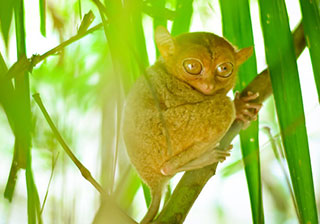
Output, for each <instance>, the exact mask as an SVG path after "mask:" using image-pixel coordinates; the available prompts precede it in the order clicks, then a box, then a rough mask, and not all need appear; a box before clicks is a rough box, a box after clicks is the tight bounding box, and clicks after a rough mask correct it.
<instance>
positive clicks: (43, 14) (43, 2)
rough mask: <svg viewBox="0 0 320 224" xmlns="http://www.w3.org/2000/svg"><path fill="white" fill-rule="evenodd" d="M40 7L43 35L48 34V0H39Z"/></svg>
mask: <svg viewBox="0 0 320 224" xmlns="http://www.w3.org/2000/svg"><path fill="white" fill-rule="evenodd" d="M39 9H40V31H41V34H42V36H44V37H45V36H46V0H39Z"/></svg>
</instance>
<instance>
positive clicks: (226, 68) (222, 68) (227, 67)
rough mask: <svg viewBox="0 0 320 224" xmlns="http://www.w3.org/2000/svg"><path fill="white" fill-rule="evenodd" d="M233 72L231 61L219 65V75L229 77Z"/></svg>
mask: <svg viewBox="0 0 320 224" xmlns="http://www.w3.org/2000/svg"><path fill="white" fill-rule="evenodd" d="M232 72H233V65H232V64H231V63H230V62H226V63H222V64H220V65H218V66H217V68H216V73H217V75H218V76H220V77H223V78H227V77H229V76H230V75H231V74H232Z"/></svg>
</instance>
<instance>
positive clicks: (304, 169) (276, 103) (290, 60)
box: [0, 0, 320, 224]
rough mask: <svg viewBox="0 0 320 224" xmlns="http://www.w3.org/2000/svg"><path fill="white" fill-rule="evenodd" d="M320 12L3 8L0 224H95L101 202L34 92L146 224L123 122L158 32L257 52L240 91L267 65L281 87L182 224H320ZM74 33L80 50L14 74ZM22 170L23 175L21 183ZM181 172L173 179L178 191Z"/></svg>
mask: <svg viewBox="0 0 320 224" xmlns="http://www.w3.org/2000/svg"><path fill="white" fill-rule="evenodd" d="M319 8H320V2H319V1H312V2H310V1H304V0H300V1H299V0H287V1H282V0H272V1H264V0H261V1H256V0H251V1H247V0H235V1H231V0H229V1H223V0H220V1H218V0H145V1H141V0H125V1H109V0H105V1H104V2H103V1H101V2H99V1H97V0H73V1H63V0H40V1H36V0H29V1H23V0H13V1H3V0H2V1H1V3H0V26H1V34H2V35H1V38H0V53H1V56H2V58H3V60H1V61H0V105H1V107H0V143H1V144H0V193H1V196H0V217H1V219H0V223H1V224H2V223H3V224H7V223H92V221H93V220H94V217H95V215H96V212H97V210H98V209H99V206H100V195H99V192H98V191H96V190H95V189H94V187H93V186H92V185H90V183H89V182H87V181H86V180H85V179H84V178H83V177H82V176H81V173H80V172H79V170H78V169H77V167H76V166H75V165H74V163H73V162H72V161H71V160H70V159H69V158H68V156H67V155H66V153H65V152H64V151H63V149H62V147H61V146H60V144H59V143H58V141H57V140H56V138H55V135H54V134H53V132H52V131H51V129H50V127H49V126H48V124H47V121H46V120H45V118H44V116H43V114H42V113H41V111H40V109H39V107H38V106H37V104H36V103H35V101H34V99H33V98H32V95H33V94H34V93H39V94H40V96H41V98H42V100H43V103H44V105H45V107H46V109H47V110H48V113H49V114H50V116H51V118H52V120H53V122H54V123H55V125H56V126H57V128H58V130H59V132H60V134H61V135H62V137H63V138H64V140H65V141H66V143H67V144H68V145H69V147H70V148H71V149H72V151H73V153H74V154H75V155H76V156H77V158H78V159H79V160H80V161H81V162H82V163H83V164H84V166H86V167H87V168H88V170H90V172H91V174H92V176H93V177H94V178H95V179H96V180H97V181H98V182H99V183H101V185H102V186H103V188H104V190H105V191H106V192H108V193H109V194H112V195H113V196H114V198H115V201H116V203H117V204H118V206H119V207H120V208H122V210H123V211H125V212H126V213H127V214H128V215H129V216H131V217H132V218H134V219H135V220H137V221H139V220H140V219H141V218H142V217H143V215H144V213H145V212H146V210H147V207H146V202H148V201H149V200H150V196H148V192H147V191H146V188H144V190H143V187H142V183H141V181H140V179H139V177H138V175H137V173H136V172H135V170H134V169H133V168H132V167H131V165H130V162H129V160H128V157H127V155H126V150H125V145H124V143H123V139H122V136H121V134H122V132H121V118H122V110H123V106H124V102H125V96H126V94H127V93H128V91H129V90H130V86H131V85H132V84H133V82H134V80H135V79H136V78H137V77H138V76H140V75H142V70H143V69H145V68H146V67H147V66H148V65H150V64H153V63H154V62H155V60H156V58H157V55H158V52H157V51H156V49H155V45H154V40H153V31H154V28H155V27H156V26H158V25H163V26H166V27H167V28H168V29H169V30H171V32H172V34H173V35H178V34H180V33H183V32H188V31H191V32H194V31H208V32H213V33H215V34H218V35H221V36H225V37H226V38H227V39H228V40H229V41H230V42H232V43H233V44H234V45H236V46H238V47H246V46H251V45H254V48H255V55H254V57H252V58H251V59H250V60H249V62H248V63H246V64H245V65H244V66H243V68H242V70H241V71H240V74H239V75H240V78H239V82H238V84H237V87H236V89H238V90H242V89H243V88H244V87H245V86H247V85H248V84H249V83H250V82H251V81H252V80H253V79H254V78H255V77H256V75H257V74H259V73H260V72H261V71H262V70H264V69H265V68H266V67H267V66H269V68H270V76H271V82H272V86H273V90H274V96H271V97H269V98H268V99H267V100H266V101H265V102H264V106H263V108H262V110H261V112H260V113H259V122H255V123H254V124H253V125H252V126H251V127H250V128H249V130H247V131H246V132H242V133H241V143H240V139H239V137H237V138H236V139H235V140H234V141H233V144H234V149H233V150H232V155H231V157H230V158H228V159H227V161H226V162H224V163H222V164H221V165H220V166H219V167H218V169H217V173H216V175H215V176H214V177H213V178H211V179H210V180H209V182H208V183H207V184H206V186H205V188H204V189H203V190H202V192H201V194H200V195H199V197H198V198H197V200H196V202H195V204H194V205H193V207H192V209H191V210H190V212H189V214H188V215H187V217H186V220H185V222H184V223H190V224H193V223H202V224H206V223H208V224H209V223H251V222H253V223H264V222H265V223H299V222H300V223H318V218H317V214H318V213H319V202H320V198H319V197H320V172H319V170H320V165H319V164H320V151H319V148H320V128H319V127H320V118H319V114H320V107H319V100H318V99H319V97H318V92H317V86H319V85H318V84H319V81H320V68H319V65H320V63H318V62H319V57H320V49H319V48H320V43H319V41H320V17H319V10H320V9H319ZM90 10H91V11H92V12H93V14H94V15H95V17H96V18H95V19H94V21H93V23H92V24H91V25H90V23H89V22H87V21H86V19H84V21H86V22H87V23H86V22H85V23H82V26H81V27H84V28H80V29H79V27H80V24H81V21H82V20H83V18H86V17H84V15H85V14H86V13H88V12H89V11H90ZM302 18H303V25H304V29H305V37H306V42H307V46H308V48H307V49H305V50H304V51H303V53H302V55H301V56H300V57H299V59H298V60H297V65H296V62H295V55H294V47H293V42H292V36H291V31H293V30H294V28H295V27H297V26H298V24H299V23H300V22H301V21H302ZM101 22H102V23H103V26H101V25H99V27H98V28H97V29H96V30H94V31H93V32H92V33H90V34H86V33H85V32H86V31H87V29H88V26H89V25H90V27H89V29H90V28H91V27H94V26H95V25H97V24H100V23H101ZM86 24H87V26H86ZM75 35H78V37H79V40H74V41H72V42H73V43H71V44H69V45H68V46H66V47H61V48H59V50H58V51H57V52H53V54H50V56H48V57H47V58H45V59H43V60H42V59H41V61H40V62H39V63H36V64H37V65H35V64H33V65H35V66H32V67H33V69H32V71H31V69H29V71H27V70H26V69H23V68H22V69H21V67H23V66H20V67H19V66H18V69H16V70H14V69H11V70H10V71H11V73H10V72H9V73H7V70H6V69H7V68H8V69H10V68H12V65H14V64H15V62H16V61H18V59H20V61H22V63H21V64H23V59H24V55H26V57H27V58H29V59H31V58H33V62H35V60H36V58H37V57H35V56H34V55H37V54H39V55H43V54H44V53H45V52H47V51H49V50H50V49H52V48H54V47H56V46H57V45H59V44H60V43H62V42H64V41H66V40H68V39H69V38H70V37H72V36H75ZM318 50H319V51H318ZM310 56H311V57H310ZM0 59H1V58H0ZM24 63H26V64H27V65H29V64H28V63H27V62H24ZM29 66H30V65H29ZM5 67H7V68H5ZM29 68H30V67H29ZM12 71H13V72H12ZM9 75H11V76H13V78H12V77H9ZM300 88H301V90H300ZM318 89H319V88H318ZM232 95H233V94H232V93H230V97H233V96H232ZM241 147H242V150H241V149H240V148H241ZM252 153H254V154H255V155H258V156H254V157H253V158H252ZM278 154H284V156H281V155H280V156H278V159H277V155H278ZM250 155H251V156H250ZM31 158H32V159H31ZM243 158H244V159H243ZM310 158H311V165H310ZM12 167H13V168H15V169H19V171H18V173H17V178H14V177H12V178H11V179H10V178H9V174H10V173H12V170H11V172H10V169H12ZM244 167H246V169H244ZM181 176H182V174H177V175H176V176H175V177H174V178H173V179H172V181H171V183H170V186H171V189H174V187H175V186H176V185H177V183H178V182H179V179H180V178H181ZM15 180H16V181H17V182H16V184H15V188H13V187H12V184H13V183H14V182H15ZM10 191H12V192H11V193H12V197H10V193H8V192H10ZM170 191H171V190H169V195H170ZM5 192H6V193H5ZM4 195H6V196H5V197H4ZM46 195H47V196H46ZM8 199H10V200H8ZM314 199H315V200H314ZM10 201H11V202H10ZM317 204H318V206H317V207H318V209H317V208H316V205H317Z"/></svg>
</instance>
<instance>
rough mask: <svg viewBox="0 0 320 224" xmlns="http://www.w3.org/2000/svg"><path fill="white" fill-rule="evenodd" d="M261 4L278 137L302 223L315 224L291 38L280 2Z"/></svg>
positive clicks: (313, 197) (299, 94)
mask: <svg viewBox="0 0 320 224" xmlns="http://www.w3.org/2000/svg"><path fill="white" fill-rule="evenodd" d="M259 3H260V14H261V24H262V30H263V36H264V43H265V49H266V59H267V64H268V65H269V71H270V79H271V83H272V89H273V94H274V99H275V103H276V109H277V115H278V120H279V124H280V130H281V137H282V141H283V144H284V149H285V153H286V158H287V161H288V166H289V171H290V176H291V181H292V185H293V190H294V194H295V197H296V200H297V204H298V210H299V216H300V219H301V220H300V222H301V223H318V217H317V208H316V202H315V194H314V186H313V180H312V171H311V162H310V155H309V147H308V138H307V133H306V127H305V116H304V111H303V104H302V96H301V88H300V83H299V74H298V69H297V64H296V58H295V52H294V47H293V38H292V35H291V32H290V28H289V21H288V16H287V11H286V6H285V3H284V1H283V0H270V1H262V0H259Z"/></svg>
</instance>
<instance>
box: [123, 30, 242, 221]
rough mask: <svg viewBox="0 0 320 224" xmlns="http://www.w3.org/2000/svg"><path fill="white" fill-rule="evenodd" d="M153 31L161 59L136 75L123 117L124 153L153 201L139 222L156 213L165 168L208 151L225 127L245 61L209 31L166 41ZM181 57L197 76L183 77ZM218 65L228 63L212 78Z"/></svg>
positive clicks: (167, 176) (162, 32) (168, 172)
mask: <svg viewBox="0 0 320 224" xmlns="http://www.w3.org/2000/svg"><path fill="white" fill-rule="evenodd" d="M159 29H160V30H157V33H156V41H157V44H158V47H159V50H160V52H161V55H162V57H160V59H159V60H158V61H157V62H156V63H155V64H154V65H153V66H151V67H149V68H148V69H147V71H146V75H147V78H148V79H146V77H144V76H141V77H140V78H139V79H138V80H137V81H136V83H135V84H134V86H133V87H132V89H131V91H130V94H129V96H128V98H127V103H126V109H125V118H124V139H125V143H126V146H127V151H128V155H129V157H130V159H131V162H132V164H133V165H134V167H135V168H136V169H137V171H138V173H139V175H140V176H141V178H142V179H143V181H144V182H145V183H146V184H147V185H148V186H149V187H150V190H151V193H152V197H153V199H154V198H157V199H156V200H155V199H154V200H153V202H152V205H151V207H152V211H150V212H149V213H148V214H147V217H146V218H145V219H144V220H143V223H148V222H149V221H151V220H152V219H153V217H154V216H155V214H156V211H157V210H158V205H159V203H160V199H159V198H161V194H162V191H163V188H164V185H165V184H166V183H167V181H168V180H169V179H170V178H171V177H172V175H174V174H175V169H173V170H172V169H171V168H170V167H171V166H175V165H176V164H179V165H182V166H183V165H184V164H188V162H190V161H193V160H195V159H197V158H198V157H200V156H201V155H203V154H204V153H205V152H207V151H208V150H209V149H213V148H214V146H215V145H216V144H217V143H218V142H219V141H220V139H221V138H222V137H223V135H224V134H225V133H226V131H227V130H228V128H229V127H230V125H231V123H232V122H233V120H234V119H235V108H234V104H233V102H232V101H231V100H230V99H229V97H227V96H226V94H227V92H228V91H229V90H230V89H231V88H232V87H233V85H234V83H235V80H236V73H237V68H238V65H240V64H241V63H242V62H243V61H240V60H246V59H247V58H248V56H246V55H245V56H243V55H241V53H239V52H241V51H236V50H235V49H234V48H233V46H232V45H230V44H229V43H228V42H227V41H225V40H224V39H223V38H221V37H218V36H216V35H214V34H211V33H188V34H183V35H180V36H178V37H176V38H172V37H171V36H168V33H166V30H164V28H159ZM157 35H158V36H157ZM245 53H248V52H247V51H246V52H245ZM185 58H197V59H199V60H200V61H201V63H202V65H203V71H202V73H201V74H200V75H197V76H192V75H190V74H187V72H186V71H185V69H184V67H183V65H182V64H183V63H182V61H183V60H184V59H185ZM243 58H245V59H243ZM237 59H238V61H237ZM223 62H231V63H232V64H233V65H234V68H233V72H232V74H231V76H230V77H228V78H221V77H218V76H216V74H215V69H216V66H217V65H218V64H220V63H223ZM147 80H148V81H147ZM207 83H210V84H212V86H213V89H211V90H210V91H209V90H208V91H207V90H206V89H205V87H204V86H206V85H207ZM154 94H155V95H154ZM162 118H163V120H162ZM163 121H164V122H163ZM217 161H219V160H213V161H212V163H213V162H217ZM167 163H169V165H168V164H167ZM177 168H179V167H177ZM199 168H200V167H199ZM164 172H165V173H164ZM164 174H165V175H164Z"/></svg>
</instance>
